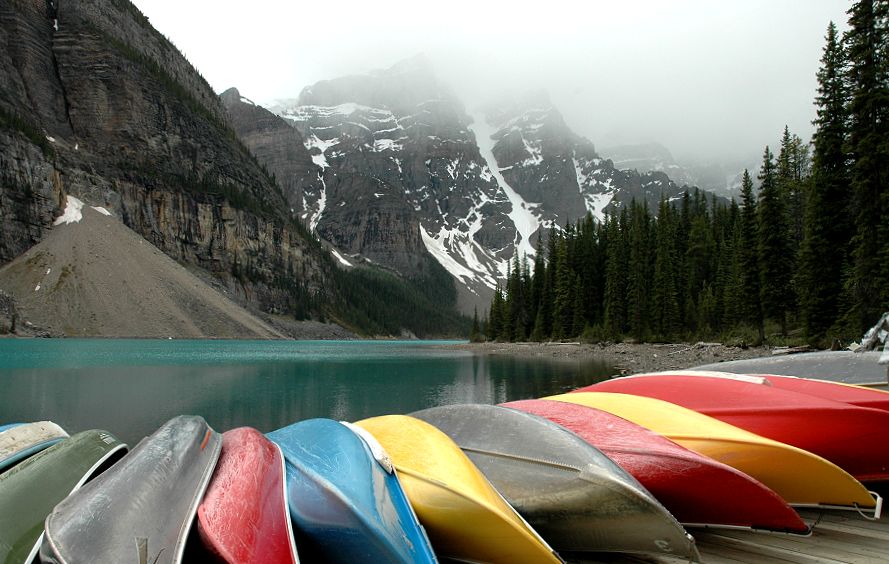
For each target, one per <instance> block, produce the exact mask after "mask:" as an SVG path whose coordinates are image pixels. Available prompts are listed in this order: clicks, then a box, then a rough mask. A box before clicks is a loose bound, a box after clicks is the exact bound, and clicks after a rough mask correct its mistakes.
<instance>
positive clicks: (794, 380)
mask: <svg viewBox="0 0 889 564" xmlns="http://www.w3.org/2000/svg"><path fill="white" fill-rule="evenodd" d="M715 374H718V375H725V372H716V373H715ZM752 378H754V379H755V381H756V380H758V382H757V383H759V384H762V385H765V386H772V387H774V388H780V389H782V390H789V391H791V392H799V393H802V394H809V395H812V396H817V397H819V398H824V399H829V400H834V401H841V402H843V403H848V404H851V405H857V406H858V407H870V408H872V409H882V410H883V411H889V392H887V391H885V390H876V389H874V388H867V387H865V386H856V385H855V384H845V383H842V382H829V381H827V380H810V379H808V378H798V377H796V376H778V375H775V374H756V375H754V376H752Z"/></svg>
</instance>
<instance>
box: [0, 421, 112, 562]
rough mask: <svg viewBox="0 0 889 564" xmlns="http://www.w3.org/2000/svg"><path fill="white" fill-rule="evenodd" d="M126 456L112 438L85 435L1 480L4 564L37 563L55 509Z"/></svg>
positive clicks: (0, 531)
mask: <svg viewBox="0 0 889 564" xmlns="http://www.w3.org/2000/svg"><path fill="white" fill-rule="evenodd" d="M126 451H127V445H125V444H123V443H122V442H120V441H118V440H117V438H116V437H114V436H113V435H112V434H111V433H108V432H106V431H84V432H82V433H77V434H76V435H74V436H73V437H71V438H69V439H65V440H63V441H61V442H59V443H58V444H56V445H53V446H51V447H49V448H48V449H46V450H44V451H43V452H41V453H39V454H35V455H34V456H32V457H31V458H29V459H27V460H25V461H24V462H22V463H21V464H18V465H16V466H14V467H13V468H11V469H10V470H9V471H7V472H4V473H3V474H2V475H0V562H2V563H3V564H19V563H23V562H31V561H32V560H33V559H34V557H35V556H36V555H37V550H38V549H39V548H40V539H41V537H42V536H43V522H44V520H45V519H46V516H47V515H49V513H50V512H51V511H52V510H53V507H55V505H56V504H57V503H59V502H60V501H62V500H63V499H65V496H67V495H69V494H70V493H71V492H73V491H76V490H77V489H78V488H80V487H81V486H82V485H83V483H84V482H86V481H87V480H89V479H90V478H92V477H93V476H95V475H96V474H98V473H100V472H102V471H103V470H104V469H106V468H108V466H110V465H111V464H114V463H115V462H116V461H117V460H118V459H120V458H121V457H122V456H123V455H124V454H125V453H126Z"/></svg>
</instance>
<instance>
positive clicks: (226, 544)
mask: <svg viewBox="0 0 889 564" xmlns="http://www.w3.org/2000/svg"><path fill="white" fill-rule="evenodd" d="M198 532H199V533H200V536H201V540H202V541H203V542H204V545H205V546H206V547H207V548H208V549H209V550H210V551H211V552H213V553H214V554H215V555H216V556H217V557H218V558H219V559H220V560H221V561H223V562H228V563H229V564H235V563H237V564H251V563H255V564H260V563H281V564H295V563H296V562H298V561H299V559H298V558H297V555H296V546H295V544H294V541H293V531H292V530H291V525H290V513H289V509H288V506H287V496H286V492H285V482H284V459H283V457H282V456H281V451H280V450H279V449H278V447H277V446H276V445H275V444H274V443H272V442H271V441H270V440H268V439H267V438H265V436H263V435H262V433H260V432H259V431H257V430H256V429H252V428H249V427H241V428H238V429H232V430H231V431H227V432H225V433H223V435H222V454H221V455H220V456H219V462H218V463H217V465H216V471H215V472H214V473H213V478H212V480H211V481H210V485H209V487H208V488H207V493H206V494H205V495H204V500H203V501H202V502H201V505H200V506H199V507H198Z"/></svg>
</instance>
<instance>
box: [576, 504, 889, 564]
mask: <svg viewBox="0 0 889 564" xmlns="http://www.w3.org/2000/svg"><path fill="white" fill-rule="evenodd" d="M800 515H801V516H802V517H803V518H804V519H805V520H806V522H808V523H812V524H814V525H815V527H814V530H813V532H812V535H811V536H808V537H801V536H798V535H783V534H775V533H766V532H761V531H744V530H733V529H691V530H690V532H691V534H692V535H693V536H694V537H695V539H696V540H697V545H698V550H699V551H700V553H701V562H703V563H705V564H760V563H764V562H769V563H772V562H774V563H804V564H886V563H887V562H889V518H887V517H886V516H884V517H883V518H882V519H880V520H877V521H870V520H867V519H865V518H864V517H861V516H860V515H857V514H855V513H851V512H847V511H820V510H803V511H801V512H800ZM571 562H577V563H583V564H588V563H589V564H592V563H609V564H643V563H645V564H681V563H683V562H686V561H685V560H683V559H678V558H664V557H654V556H652V557H646V556H637V555H607V556H605V555H598V556H591V558H590V559H583V560H571Z"/></svg>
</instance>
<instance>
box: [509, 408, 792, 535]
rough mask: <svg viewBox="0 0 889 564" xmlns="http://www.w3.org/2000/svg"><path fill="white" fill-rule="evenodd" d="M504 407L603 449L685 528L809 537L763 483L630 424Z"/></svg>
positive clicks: (592, 414)
mask: <svg viewBox="0 0 889 564" xmlns="http://www.w3.org/2000/svg"><path fill="white" fill-rule="evenodd" d="M503 405H504V406H506V407H511V408H513V409H519V410H522V411H526V412H528V413H533V414H535V415H538V416H541V417H546V418H547V419H549V420H551V421H553V422H554V423H557V424H559V425H561V426H563V427H565V428H566V429H568V430H570V431H572V432H574V433H576V434H577V435H578V436H579V437H580V438H582V439H583V440H585V441H587V442H589V443H590V444H592V445H593V446H595V447H597V448H599V449H600V450H601V451H602V452H604V453H605V454H606V455H608V457H609V458H611V459H612V460H614V462H616V463H617V464H618V465H620V466H621V467H622V468H624V469H625V470H626V471H627V472H629V473H630V474H631V475H633V477H635V478H636V479H637V480H639V481H640V482H641V483H642V485H643V486H645V488H646V489H647V490H648V491H650V492H651V493H652V494H653V495H654V496H655V497H656V498H657V499H658V501H660V502H661V503H663V504H664V506H665V507H666V508H667V509H668V510H669V511H670V512H671V513H672V514H673V515H674V516H676V518H677V519H678V520H679V521H680V522H681V523H683V524H686V525H690V526H705V527H732V528H736V527H743V528H750V529H760V530H768V531H777V532H787V533H793V534H800V535H806V534H808V533H809V527H808V526H807V525H806V524H805V522H803V520H802V519H800V517H799V515H797V513H796V512H795V511H794V510H793V509H791V508H790V507H789V506H788V505H787V504H786V503H785V502H784V500H783V499H781V497H780V496H778V494H776V493H775V492H773V491H772V490H770V489H768V488H767V487H765V486H764V485H763V484H761V483H760V482H757V481H756V480H754V479H753V478H751V477H749V476H747V475H746V474H744V473H742V472H739V471H738V470H735V469H734V468H732V467H730V466H727V465H725V464H722V463H719V462H717V461H715V460H712V459H710V458H707V457H704V456H701V455H700V454H698V453H696V452H693V451H690V450H688V449H686V448H684V447H681V446H679V445H677V444H676V443H674V442H673V441H670V440H669V439H667V438H665V437H663V436H661V435H658V434H657V433H654V432H653V431H650V430H648V429H646V428H644V427H641V426H639V425H636V424H635V423H632V422H630V421H627V420H626V419H622V418H620V417H618V416H616V415H612V414H611V413H608V412H605V411H602V410H599V409H594V408H591V407H586V406H582V405H575V404H569V403H564V402H558V401H549V400H523V401H517V402H511V403H506V404H503Z"/></svg>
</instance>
